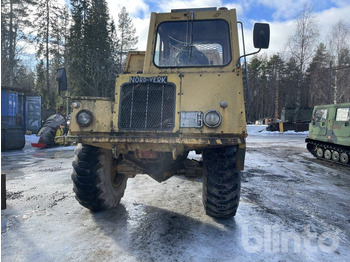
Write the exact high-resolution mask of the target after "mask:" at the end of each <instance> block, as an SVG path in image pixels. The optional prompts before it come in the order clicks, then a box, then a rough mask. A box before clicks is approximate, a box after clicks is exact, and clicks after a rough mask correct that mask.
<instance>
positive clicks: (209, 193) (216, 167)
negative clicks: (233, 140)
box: [203, 147, 241, 218]
mask: <svg viewBox="0 0 350 262" xmlns="http://www.w3.org/2000/svg"><path fill="white" fill-rule="evenodd" d="M203 164H204V178H203V204H204V208H205V211H206V214H207V215H209V216H212V217H215V218H228V217H232V216H234V215H235V214H236V211H237V208H238V204H239V198H240V192H241V174H240V172H239V171H238V170H237V168H236V147H225V148H219V149H208V150H205V151H204V152H203Z"/></svg>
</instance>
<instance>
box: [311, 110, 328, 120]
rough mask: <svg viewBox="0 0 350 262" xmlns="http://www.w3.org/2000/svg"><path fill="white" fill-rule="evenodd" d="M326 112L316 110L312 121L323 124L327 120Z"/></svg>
mask: <svg viewBox="0 0 350 262" xmlns="http://www.w3.org/2000/svg"><path fill="white" fill-rule="evenodd" d="M327 112H328V110H327V109H326V108H321V109H316V112H315V115H314V117H313V118H314V120H315V121H316V122H325V121H326V120H327Z"/></svg>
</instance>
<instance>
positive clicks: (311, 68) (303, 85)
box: [245, 5, 350, 121]
mask: <svg viewBox="0 0 350 262" xmlns="http://www.w3.org/2000/svg"><path fill="white" fill-rule="evenodd" d="M295 24H296V30H295V32H294V34H292V35H291V36H290V37H289V39H288V43H287V44H286V45H285V51H284V52H281V53H277V54H274V55H272V56H270V57H267V56H266V55H256V56H254V57H252V58H250V59H249V61H248V75H249V78H248V81H249V89H247V88H246V97H247V98H249V99H247V100H248V101H247V103H246V111H247V120H248V121H255V120H257V119H263V118H276V119H281V117H282V114H283V113H282V112H286V110H289V111H292V112H293V111H294V112H295V116H294V117H293V120H294V121H298V120H303V119H300V117H301V114H298V112H299V111H302V110H304V109H310V108H313V107H314V106H315V105H324V104H338V103H345V102H347V103H349V102H350V26H349V25H348V24H346V23H345V22H343V21H342V20H339V21H338V22H337V23H336V24H335V25H333V26H332V28H331V29H330V32H329V34H328V37H327V39H323V41H319V28H318V24H317V21H316V20H315V18H314V17H313V15H312V9H311V8H310V6H308V5H305V6H304V8H303V10H302V12H301V13H300V14H299V16H298V17H297V19H296V20H295ZM245 87H247V84H246V82H245Z"/></svg>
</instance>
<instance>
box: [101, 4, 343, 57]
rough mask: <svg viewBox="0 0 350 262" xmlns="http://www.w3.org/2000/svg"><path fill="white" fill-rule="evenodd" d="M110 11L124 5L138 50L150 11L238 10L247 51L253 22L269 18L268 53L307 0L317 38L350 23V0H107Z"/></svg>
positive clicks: (279, 47)
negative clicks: (314, 21) (340, 23)
mask: <svg viewBox="0 0 350 262" xmlns="http://www.w3.org/2000/svg"><path fill="white" fill-rule="evenodd" d="M106 1H107V2H108V6H109V12H110V15H111V16H113V17H114V19H115V20H116V22H117V19H118V13H119V11H120V9H121V8H122V7H123V6H125V7H126V9H127V12H128V13H129V14H130V16H131V18H132V19H133V23H134V26H135V27H136V30H137V35H138V36H139V43H138V45H137V49H138V50H145V49H146V42H147V34H148V26H149V17H150V13H151V12H170V10H171V9H172V8H173V9H176V8H177V9H179V8H181V9H182V8H193V7H222V6H225V7H228V8H229V9H231V8H235V9H236V10H237V16H238V20H239V21H242V22H243V23H244V26H245V37H246V46H247V51H248V52H249V51H253V47H252V32H251V29H252V26H253V24H254V23H255V22H268V23H269V24H270V30H271V41H270V48H269V50H267V51H264V52H267V53H268V54H273V53H277V52H283V51H284V49H285V46H286V43H287V40H288V37H289V36H290V35H292V34H293V32H294V19H295V18H296V16H297V15H298V14H299V13H300V11H301V9H302V8H303V6H304V4H305V3H310V4H311V6H312V7H313V9H314V16H315V19H316V20H317V22H318V25H319V29H320V40H319V41H323V42H324V43H326V44H327V41H326V37H327V35H328V34H329V32H330V29H331V27H332V25H334V24H336V23H337V22H338V21H339V20H340V19H342V20H343V21H344V22H345V23H347V24H349V25H350V0H238V1H226V0H188V1H186V0H106Z"/></svg>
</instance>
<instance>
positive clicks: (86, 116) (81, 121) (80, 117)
mask: <svg viewBox="0 0 350 262" xmlns="http://www.w3.org/2000/svg"><path fill="white" fill-rule="evenodd" d="M76 119H77V122H78V125H79V126H82V127H86V126H89V125H90V124H91V123H92V113H91V112H90V111H88V110H81V111H80V112H79V113H78V114H77V116H76Z"/></svg>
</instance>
